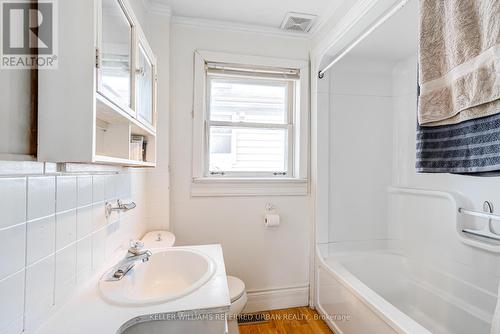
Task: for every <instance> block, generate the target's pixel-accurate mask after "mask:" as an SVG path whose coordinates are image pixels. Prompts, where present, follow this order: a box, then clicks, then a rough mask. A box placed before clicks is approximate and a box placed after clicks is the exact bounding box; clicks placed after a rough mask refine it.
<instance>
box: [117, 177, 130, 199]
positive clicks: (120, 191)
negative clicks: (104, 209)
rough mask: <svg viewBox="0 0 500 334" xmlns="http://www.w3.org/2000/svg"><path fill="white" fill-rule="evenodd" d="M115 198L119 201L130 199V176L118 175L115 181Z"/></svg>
mask: <svg viewBox="0 0 500 334" xmlns="http://www.w3.org/2000/svg"><path fill="white" fill-rule="evenodd" d="M116 197H117V198H120V199H128V198H130V174H129V173H120V174H118V175H117V180H116Z"/></svg>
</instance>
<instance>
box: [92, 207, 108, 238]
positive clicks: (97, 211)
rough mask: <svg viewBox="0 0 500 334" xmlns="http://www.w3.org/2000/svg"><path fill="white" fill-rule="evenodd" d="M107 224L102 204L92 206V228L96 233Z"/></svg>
mask: <svg viewBox="0 0 500 334" xmlns="http://www.w3.org/2000/svg"><path fill="white" fill-rule="evenodd" d="M106 223H107V220H106V212H105V205H104V203H102V202H101V203H96V204H93V205H92V228H93V231H97V230H98V229H100V228H101V227H103V226H105V225H106Z"/></svg>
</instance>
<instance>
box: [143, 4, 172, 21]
mask: <svg viewBox="0 0 500 334" xmlns="http://www.w3.org/2000/svg"><path fill="white" fill-rule="evenodd" d="M142 5H143V7H144V9H145V11H146V13H148V14H156V15H161V16H165V17H169V18H170V17H172V8H171V7H170V6H169V5H167V4H166V3H165V2H160V1H156V0H142Z"/></svg>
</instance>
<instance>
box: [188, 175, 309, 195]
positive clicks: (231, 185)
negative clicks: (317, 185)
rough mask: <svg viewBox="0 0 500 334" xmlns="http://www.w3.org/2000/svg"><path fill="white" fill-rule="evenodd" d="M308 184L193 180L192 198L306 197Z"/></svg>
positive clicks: (297, 181)
mask: <svg viewBox="0 0 500 334" xmlns="http://www.w3.org/2000/svg"><path fill="white" fill-rule="evenodd" d="M308 193H309V182H308V180H307V179H296V178H222V177H201V178H194V179H193V182H192V184H191V196H193V197H223V196H307V195H308Z"/></svg>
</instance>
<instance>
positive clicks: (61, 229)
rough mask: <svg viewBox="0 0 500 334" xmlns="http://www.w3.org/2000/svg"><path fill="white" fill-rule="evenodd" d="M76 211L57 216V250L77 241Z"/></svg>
mask: <svg viewBox="0 0 500 334" xmlns="http://www.w3.org/2000/svg"><path fill="white" fill-rule="evenodd" d="M76 228H77V227H76V210H71V211H67V212H64V213H58V214H57V215H56V250H60V249H61V248H63V247H66V246H67V245H69V244H70V243H72V242H75V241H76Z"/></svg>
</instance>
